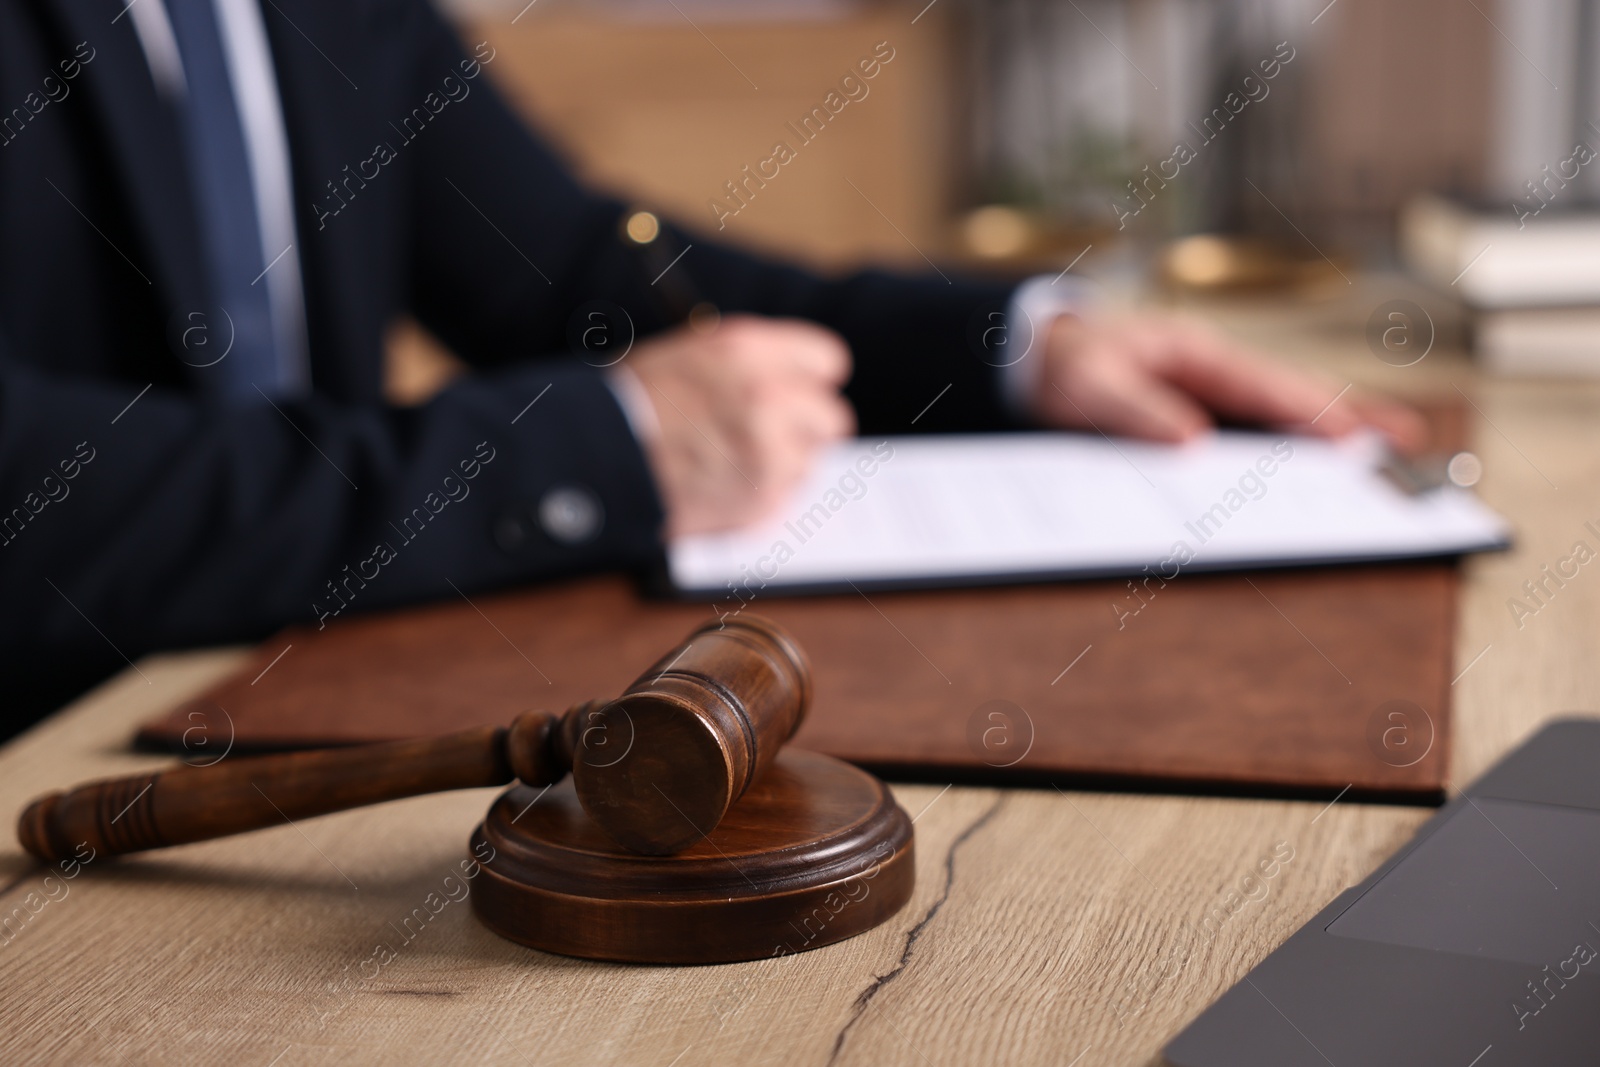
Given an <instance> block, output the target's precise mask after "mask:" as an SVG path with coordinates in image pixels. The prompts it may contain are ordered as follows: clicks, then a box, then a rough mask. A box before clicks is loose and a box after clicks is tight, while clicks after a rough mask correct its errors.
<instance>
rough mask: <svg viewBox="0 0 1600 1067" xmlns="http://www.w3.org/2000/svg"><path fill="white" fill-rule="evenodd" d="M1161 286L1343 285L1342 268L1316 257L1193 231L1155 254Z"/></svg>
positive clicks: (1310, 288)
mask: <svg viewBox="0 0 1600 1067" xmlns="http://www.w3.org/2000/svg"><path fill="white" fill-rule="evenodd" d="M1156 271H1157V275H1158V277H1159V278H1160V279H1161V281H1162V283H1163V284H1164V285H1167V286H1168V287H1170V288H1173V289H1178V290H1183V291H1188V292H1198V293H1225V292H1273V291H1277V292H1282V291H1286V290H1295V291H1301V292H1315V291H1320V290H1322V289H1325V288H1328V287H1330V286H1333V285H1337V286H1341V287H1342V286H1344V285H1345V284H1346V281H1347V277H1346V274H1345V272H1344V271H1343V270H1342V268H1341V267H1340V266H1339V265H1338V264H1336V263H1335V262H1333V261H1332V260H1330V259H1327V258H1326V257H1324V256H1320V255H1311V256H1306V255H1301V254H1299V253H1298V251H1294V250H1291V249H1289V248H1287V247H1285V246H1283V245H1280V244H1277V243H1275V242H1272V241H1265V240H1262V239H1260V238H1254V237H1226V236H1222V235H1219V234H1208V233H1206V234H1195V235H1194V236H1192V237H1182V238H1179V239H1178V240H1176V241H1173V242H1172V243H1171V244H1169V245H1167V246H1166V248H1164V249H1163V250H1162V251H1161V253H1160V255H1159V256H1157V257H1156Z"/></svg>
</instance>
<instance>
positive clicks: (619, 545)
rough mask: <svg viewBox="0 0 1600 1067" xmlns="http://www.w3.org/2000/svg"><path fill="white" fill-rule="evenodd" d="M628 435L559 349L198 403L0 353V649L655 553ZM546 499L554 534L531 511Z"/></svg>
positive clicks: (418, 591)
mask: <svg viewBox="0 0 1600 1067" xmlns="http://www.w3.org/2000/svg"><path fill="white" fill-rule="evenodd" d="M530 404H531V405H532V406H531V407H530V406H529V405H530ZM627 440H628V429H627V426H626V423H625V420H624V417H623V414H622V412H621V410H620V409H619V408H618V406H617V404H616V402H615V400H614V398H613V397H612V395H611V393H610V391H609V390H608V389H607V388H606V386H605V384H604V383H603V382H602V380H601V379H600V377H599V376H598V374H597V373H596V372H594V371H593V370H591V369H590V368H587V367H583V366H581V365H580V366H576V367H575V366H573V365H570V364H568V363H564V362H551V363H545V364H538V365H525V366H516V367H509V368H505V369H502V370H497V371H491V372H487V373H485V374H483V375H479V376H474V377H473V378H472V379H470V380H467V381H464V382H462V383H460V384H458V385H456V386H455V387H453V388H451V389H449V390H447V391H445V392H444V393H443V394H441V395H440V396H439V397H438V398H436V399H435V400H434V401H433V402H431V403H429V404H427V405H424V406H422V407H418V408H410V409H393V408H384V407H380V406H351V405H340V404H337V403H334V402H332V401H329V400H327V399H325V398H322V397H316V396H314V397H311V398H309V399H306V400H303V401H297V402H287V401H283V402H279V403H277V404H276V405H268V404H263V403H246V404H237V405H207V404H202V403H200V402H198V401H197V400H196V399H195V398H194V397H192V396H191V395H189V394H186V393H183V392H179V391H176V390H171V389H163V388H160V387H154V388H151V389H149V390H148V391H146V392H144V393H143V394H141V393H140V392H139V390H138V389H137V388H135V387H130V386H126V385H121V384H112V383H97V382H90V381H84V380H71V379H65V378H61V377H58V376H54V375H49V374H47V373H44V372H41V371H40V370H38V369H35V368H32V367H28V366H23V365H19V361H17V360H15V359H12V358H9V357H7V356H5V355H4V354H0V501H3V503H0V509H3V510H0V596H3V599H4V602H5V604H6V605H7V608H8V610H7V612H6V613H5V623H4V627H5V636H4V641H5V645H6V655H5V659H6V660H9V661H13V662H12V663H11V666H13V667H15V666H18V663H17V661H18V660H19V659H20V660H28V658H29V657H30V656H33V655H37V656H40V657H48V658H50V659H51V663H50V664H49V665H48V669H50V670H58V671H59V670H62V669H66V668H68V667H70V666H71V663H72V661H75V660H78V659H91V660H93V661H95V662H99V663H104V664H106V665H108V666H109V665H113V662H114V664H115V665H121V659H120V658H117V657H110V658H109V659H108V649H115V650H117V651H118V652H119V653H120V654H121V655H125V656H128V657H133V656H137V655H139V654H140V653H141V652H144V651H147V650H149V649H152V648H159V647H167V646H173V645H194V644H207V643H214V642H221V641H234V640H241V639H247V638H256V637H260V636H262V635H263V634H264V633H266V632H268V631H270V630H271V629H273V628H276V627H278V626H281V625H284V624H285V623H290V622H302V623H318V622H319V620H320V621H321V622H322V623H324V624H325V623H326V622H327V621H328V620H329V619H332V618H336V617H339V616H341V615H345V614H346V613H349V612H355V611H360V610H364V609H369V608H375V607H381V606H385V605H390V604H396V603H403V602H406V601H413V600H417V599H423V598H434V597H452V598H453V597H456V596H457V595H458V593H459V594H472V593H475V592H478V591H481V590H484V589H487V588H491V587H494V586H499V585H504V584H507V583H511V582H516V581H520V580H527V579H532V578H538V577H544V576H549V575H553V574H558V573H569V572H573V571H581V570H584V569H592V568H595V567H600V566H618V565H629V564H634V563H639V562H643V561H646V560H649V559H652V558H654V556H655V554H656V552H657V551H658V548H657V541H656V530H657V527H658V525H659V522H660V519H661V511H660V506H659V504H658V502H657V499H656V495H655V490H654V487H653V484H652V482H651V480H650V475H649V472H648V470H647V468H646V467H645V465H644V462H643V460H642V459H641V458H640V456H639V454H638V451H637V449H635V448H631V447H629V448H618V447H617V443H618V442H619V441H627ZM553 489H554V490H560V491H561V492H563V493H565V494H566V495H565V496H564V497H563V496H559V495H558V497H557V498H556V502H557V503H558V504H559V503H560V502H561V501H565V507H566V512H567V513H568V514H567V521H565V522H564V523H562V522H557V523H556V524H555V525H554V527H553V528H554V529H555V530H556V531H557V532H558V533H560V534H562V535H563V536H561V537H557V536H552V534H551V533H550V532H549V529H548V528H547V527H548V524H541V522H540V521H539V516H538V511H539V508H540V506H541V503H542V502H543V503H545V504H546V505H549V503H550V497H549V496H548V494H549V493H550V491H551V490H553ZM574 501H576V505H577V506H576V507H575V506H574ZM574 511H576V512H577V513H578V514H577V520H579V521H577V522H574V521H573V519H572V514H571V513H572V512H574ZM32 662H33V665H34V666H36V667H37V669H38V670H40V671H45V670H46V669H47V665H46V664H44V663H43V662H42V661H39V660H34V661H32Z"/></svg>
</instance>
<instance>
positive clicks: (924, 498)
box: [668, 431, 1509, 597]
mask: <svg viewBox="0 0 1600 1067" xmlns="http://www.w3.org/2000/svg"><path fill="white" fill-rule="evenodd" d="M1382 459H1383V449H1382V445H1381V443H1380V442H1379V441H1378V439H1377V438H1376V437H1375V436H1373V435H1356V436H1352V437H1350V438H1346V439H1344V440H1340V441H1328V440H1323V439H1318V438H1307V437H1285V436H1282V435H1273V434H1259V433H1240V432H1231V431H1230V432H1219V433H1216V434H1212V435H1209V436H1207V437H1205V438H1203V439H1201V440H1199V441H1195V442H1192V443H1190V444H1186V445H1179V446H1171V445H1155V444H1147V443H1142V442H1135V441H1126V440H1108V439H1106V438H1104V437H1101V436H1098V435H1084V434H1068V433H1043V432H1041V433H1026V434H985V435H951V436H929V437H889V438H882V439H861V440H854V441H849V442H845V443H843V444H841V445H838V446H836V447H834V448H832V449H831V450H829V451H828V452H827V453H826V454H825V455H824V456H823V457H822V458H821V460H820V462H818V464H817V466H816V468H815V469H814V471H813V473H812V476H811V478H810V479H809V480H808V481H807V482H806V483H805V484H804V485H803V486H802V487H801V488H800V489H799V490H798V491H797V492H796V493H795V494H794V496H793V497H792V498H791V500H790V501H789V502H788V503H787V504H786V505H785V506H784V507H783V508H782V509H780V511H779V512H778V514H777V515H775V516H774V517H773V518H772V519H771V520H769V521H766V522H763V523H762V524H760V525H759V526H756V527H751V528H748V529H743V530H735V531H731V532H727V533H720V534H712V535H704V536H696V537H687V538H682V539H680V540H678V541H676V542H674V543H673V544H672V545H671V546H670V547H669V550H668V566H669V571H670V578H671V581H672V584H673V585H674V586H675V587H676V588H677V589H678V590H679V591H681V592H685V593H707V592H716V593H728V592H736V593H738V594H739V595H740V596H742V597H746V596H748V595H749V594H750V593H752V592H755V591H757V590H761V589H767V590H771V589H775V588H788V589H803V588H846V589H848V588H849V586H850V584H851V583H854V584H856V585H857V586H858V587H870V586H876V587H883V586H896V585H901V586H903V585H938V584H965V583H972V582H984V581H1006V580H1014V579H1023V578H1030V579H1031V578H1049V577H1090V576H1106V575H1121V574H1129V575H1132V574H1139V573H1144V572H1146V571H1148V572H1150V573H1155V574H1159V575H1161V576H1162V577H1163V578H1165V579H1168V580H1170V579H1171V578H1173V577H1174V576H1175V575H1176V574H1177V573H1181V572H1186V571H1191V570H1217V569H1223V568H1244V567H1260V566H1282V565H1291V564H1299V563H1331V562H1355V561H1362V560H1368V561H1375V560H1390V559H1408V558H1418V557H1427V556H1440V555H1451V554H1456V553H1461V552H1474V551H1482V550H1486V549H1494V548H1503V547H1505V546H1506V545H1507V544H1508V543H1509V530H1508V528H1507V525H1506V523H1505V521H1504V520H1503V519H1501V518H1500V516H1498V515H1496V514H1495V513H1494V512H1492V511H1490V510H1489V509H1488V508H1487V507H1486V506H1485V505H1484V504H1482V503H1481V502H1480V501H1479V500H1478V498H1477V497H1476V496H1475V495H1474V494H1473V493H1471V492H1470V491H1468V490H1465V489H1461V488H1459V487H1456V486H1446V487H1444V488H1441V489H1436V490H1432V491H1429V492H1426V493H1422V494H1420V495H1417V496H1408V495H1406V494H1405V493H1403V492H1401V491H1400V490H1399V489H1398V488H1396V487H1395V486H1394V485H1393V484H1392V483H1391V482H1390V481H1389V480H1388V479H1387V478H1386V477H1384V476H1383V475H1382V474H1381V473H1380V472H1379V466H1380V464H1381V462H1382Z"/></svg>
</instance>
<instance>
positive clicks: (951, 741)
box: [138, 403, 1463, 801]
mask: <svg viewBox="0 0 1600 1067" xmlns="http://www.w3.org/2000/svg"><path fill="white" fill-rule="evenodd" d="M1428 414H1429V415H1430V416H1432V421H1433V422H1434V425H1435V436H1436V440H1438V441H1439V442H1441V443H1450V444H1453V443H1457V442H1460V441H1461V440H1462V439H1463V434H1462V429H1463V427H1462V420H1461V418H1460V405H1459V403H1455V404H1450V405H1447V406H1434V407H1433V408H1432V409H1431V410H1429V411H1428ZM1457 585H1458V575H1457V568H1456V565H1455V564H1454V563H1451V562H1447V561H1441V562H1428V563H1408V564H1394V565H1381V566H1352V567H1336V568H1310V569H1301V570H1283V571H1261V572H1253V573H1248V574H1179V575H1178V577H1176V578H1174V579H1172V580H1170V581H1165V582H1163V581H1161V580H1160V579H1158V578H1146V579H1143V580H1141V581H1139V582H1129V581H1121V580H1115V581H1091V582H1070V583H1055V584H1043V585H1030V586H1011V587H1000V588H973V589H956V590H937V591H920V592H894V593H889V592H881V593H878V592H874V593H868V594H865V595H862V594H848V595H836V596H818V597H788V598H782V597H774V598H771V599H760V598H758V599H757V600H756V601H755V602H753V603H751V604H750V605H749V606H748V607H747V608H746V609H745V610H749V611H756V612H759V613H761V614H764V615H767V616H769V617H770V618H773V619H775V620H777V621H778V622H780V623H781V624H783V625H784V626H786V627H788V628H789V629H790V630H791V632H792V633H794V635H795V636H796V637H797V638H798V640H799V641H800V642H801V643H802V645H803V646H804V647H805V649H806V651H807V652H808V653H809V655H810V657H811V660H812V664H813V668H814V671H815V676H816V699H815V702H814V705H813V707H812V710H811V713H810V716H809V718H808V719H807V721H806V723H805V725H804V726H803V727H802V729H801V731H800V733H799V735H798V737H797V738H796V741H795V743H796V744H798V745H802V746H804V747H807V748H812V749H816V750H818V751H821V752H826V753H829V754H831V755H835V756H839V757H842V758H844V759H847V760H851V761H853V762H856V763H859V764H862V765H864V766H867V767H869V768H871V769H873V770H876V771H879V772H880V773H884V774H886V775H888V776H891V777H901V778H914V779H920V780H937V781H953V780H962V781H984V780H988V781H998V782H1035V783H1047V782H1053V783H1057V784H1059V785H1061V786H1063V787H1065V786H1068V785H1071V786H1098V787H1128V788H1139V789H1147V790H1193V791H1203V792H1223V793H1235V794H1273V795H1282V796H1322V797H1332V796H1333V795H1334V794H1336V793H1338V792H1339V791H1341V790H1344V789H1346V788H1347V787H1348V788H1349V796H1351V797H1352V798H1354V797H1364V798H1368V799H1396V800H1410V801H1437V800H1439V799H1441V798H1442V796H1443V792H1444V783H1445V780H1446V776H1447V775H1448V771H1449V744H1448V742H1449V735H1450V694H1451V680H1452V678H1453V674H1452V651H1453V646H1454V638H1455V611H1456V591H1457ZM738 604H739V602H738V601H723V602H721V603H719V604H718V605H716V606H712V605H708V604H705V603H694V604H690V603H673V602H666V601H660V600H651V599H647V598H644V597H642V596H640V595H639V594H638V592H637V591H636V590H635V587H634V586H633V585H632V584H631V583H630V582H629V581H628V580H627V579H625V578H623V577H620V576H605V577H592V578H586V579H581V580H574V581H569V582H565V583H561V584H556V585H551V586H545V587H541V588H534V589H527V590H523V591H518V592H506V593H498V594H495V595H482V596H474V597H473V598H472V600H471V601H470V602H468V601H467V600H465V599H464V598H463V599H457V600H455V601H453V602H445V603H440V604H435V605H430V606H426V607H419V608H412V609H408V610H404V611H396V612H392V613H387V614H382V615H374V616H368V617H355V618H350V619H347V620H340V621H337V622H334V623H332V624H330V625H329V626H328V627H327V629H326V630H323V631H321V632H319V631H317V630H316V628H315V627H311V626H307V627H295V628H291V629H288V630H285V631H284V632H282V633H281V634H279V635H278V636H277V637H276V638H274V639H273V640H270V641H268V642H266V643H265V644H264V645H262V646H261V649H260V652H259V654H258V655H257V656H256V657H255V658H254V660H253V661H252V662H251V663H250V664H248V665H247V666H246V667H245V668H244V669H242V670H241V671H240V672H239V673H238V674H237V675H235V676H234V677H232V678H229V679H227V680H225V681H224V682H223V683H222V684H220V685H218V686H217V687H215V688H214V689H212V690H211V691H210V692H208V693H206V694H204V695H203V696H201V697H200V698H198V699H197V700H194V701H191V702H189V703H187V704H185V705H184V706H182V707H179V708H177V709H175V710H174V711H173V712H171V713H170V714H169V715H167V716H166V717H164V718H162V719H160V720H158V721H156V722H152V723H150V724H148V725H147V726H146V727H145V728H144V729H143V730H142V731H141V732H140V734H139V737H138V740H139V742H140V743H142V744H144V745H147V746H159V747H163V748H171V749H178V750H184V749H187V750H188V751H190V752H194V753H196V754H197V755H202V756H204V757H205V758H210V757H211V756H212V755H214V754H216V753H219V752H221V751H223V750H224V749H226V748H227V747H228V745H230V744H231V745H232V750H233V751H250V750H263V749H283V748H302V747H313V746H323V745H342V744H354V743H358V742H363V741H376V740H388V739H393V738H406V737H419V736H425V735H429V734H434V733H439V732H443V731H447V730H454V729H460V728H462V727H465V726H471V725H475V724H484V723H496V724H503V723H507V722H509V721H510V719H511V718H512V717H513V716H514V715H516V714H517V713H518V712H521V711H526V710H528V709H530V708H545V709H549V710H552V711H560V710H562V709H564V708H566V707H568V706H569V705H571V704H574V703H577V702H579V701H582V700H588V699H592V698H596V697H610V696H613V695H616V694H617V693H619V692H620V691H621V690H622V688H623V687H624V686H626V685H627V684H628V683H629V682H630V681H631V680H632V679H633V678H634V677H636V676H637V675H638V674H639V672H640V671H641V670H643V669H645V668H646V667H648V666H649V665H650V664H651V663H652V662H654V660H655V659H656V657H658V656H659V655H660V654H661V652H662V651H663V650H665V649H668V648H671V647H672V646H673V645H674V644H676V643H677V642H678V641H680V640H681V639H682V638H683V636H684V635H685V634H686V633H687V632H688V631H689V630H690V628H691V627H693V626H695V625H698V624H699V623H701V622H703V621H705V620H706V619H708V618H711V617H713V612H714V611H716V610H721V611H728V610H731V609H733V608H736V607H738ZM285 649H287V651H285ZM280 657H281V658H280ZM200 742H203V743H204V746H205V747H204V752H203V753H200V752H197V751H196V749H197V746H198V744H199V743H200Z"/></svg>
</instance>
